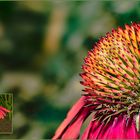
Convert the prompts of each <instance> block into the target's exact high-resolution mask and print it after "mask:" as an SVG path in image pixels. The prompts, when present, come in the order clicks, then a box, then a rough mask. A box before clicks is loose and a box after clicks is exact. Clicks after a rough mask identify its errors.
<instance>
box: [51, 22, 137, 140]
mask: <svg viewBox="0 0 140 140" xmlns="http://www.w3.org/2000/svg"><path fill="white" fill-rule="evenodd" d="M82 69H83V73H82V74H81V77H82V78H83V81H82V82H81V84H82V85H84V86H85V89H84V94H83V95H82V97H81V98H80V99H79V101H78V102H77V103H76V104H75V105H74V106H73V107H72V109H71V110H70V111H69V113H68V115H67V117H66V119H65V120H64V121H63V123H62V124H61V125H60V126H59V128H58V129H57V131H56V133H55V135H54V137H53V139H76V138H79V135H80V129H81V127H82V124H83V122H84V121H85V120H86V119H87V118H88V116H89V115H90V114H93V116H92V120H91V121H90V123H89V125H88V126H87V128H86V129H85V130H84V132H83V134H82V135H81V136H80V138H81V139H140V24H136V23H132V25H125V29H122V28H121V27H119V28H118V29H117V30H114V29H113V30H112V33H107V34H106V36H105V37H102V38H101V39H100V40H99V41H98V42H97V43H96V44H95V45H94V46H93V49H92V50H91V51H89V52H88V56H87V57H86V58H85V63H84V65H83V66H82Z"/></svg>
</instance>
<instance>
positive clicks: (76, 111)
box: [53, 96, 93, 139]
mask: <svg viewBox="0 0 140 140" xmlns="http://www.w3.org/2000/svg"><path fill="white" fill-rule="evenodd" d="M86 99H87V97H85V96H83V97H81V98H80V100H79V101H78V102H77V103H76V104H75V105H74V106H73V107H72V109H71V110H70V111H69V112H68V114H67V117H66V119H65V120H64V121H63V122H62V124H61V125H60V126H59V128H58V129H57V131H56V133H55V136H54V137H53V139H60V138H62V139H76V138H78V136H79V133H80V128H81V126H82V124H83V122H84V120H85V119H86V118H87V117H88V116H89V114H90V113H91V110H92V109H93V106H91V107H85V105H86V104H87V102H86Z"/></svg>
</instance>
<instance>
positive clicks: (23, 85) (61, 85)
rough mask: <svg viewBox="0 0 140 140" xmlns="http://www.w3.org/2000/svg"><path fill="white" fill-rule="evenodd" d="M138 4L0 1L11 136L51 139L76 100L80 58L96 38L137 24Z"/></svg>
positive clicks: (2, 81) (1, 66)
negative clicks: (10, 98)
mask: <svg viewBox="0 0 140 140" xmlns="http://www.w3.org/2000/svg"><path fill="white" fill-rule="evenodd" d="M139 19H140V1H135V0H133V1H126V0H125V1H124V0H116V1H98V0H95V1H91V0H86V1H79V0H77V1H76V0H75V1H69V0H62V1H60V0H50V1H47V0H46V1H17V2H16V1H15V2H10V1H9V2H2V1H0V92H1V93H13V97H14V116H13V127H14V130H13V134H11V135H0V138H1V139H4V138H7V139H8V138H9V139H10V138H11V139H50V138H51V137H52V136H53V135H54V132H55V130H56V128H57V127H58V125H59V124H60V123H61V121H62V120H63V119H64V118H65V116H66V113H67V111H68V110H69V109H70V107H71V106H72V104H73V103H74V102H76V100H77V99H78V98H79V97H80V96H81V94H82V89H83V87H82V86H81V85H80V84H79V81H80V80H81V78H80V76H79V73H80V72H81V71H82V70H81V64H82V63H83V58H84V57H85V56H86V54H87V51H88V50H90V49H91V48H92V47H93V44H94V43H95V42H96V41H98V39H99V37H101V36H104V35H105V33H106V32H110V31H111V30H112V28H116V27H117V26H123V25H124V24H125V23H128V24H130V23H131V22H134V21H135V22H139Z"/></svg>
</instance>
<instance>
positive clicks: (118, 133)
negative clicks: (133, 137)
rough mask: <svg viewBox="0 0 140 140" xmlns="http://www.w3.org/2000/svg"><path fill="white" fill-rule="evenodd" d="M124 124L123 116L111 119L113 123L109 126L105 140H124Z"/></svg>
mask: <svg viewBox="0 0 140 140" xmlns="http://www.w3.org/2000/svg"><path fill="white" fill-rule="evenodd" d="M125 124H126V118H125V116H124V115H119V116H118V117H115V118H114V119H113V123H112V124H110V126H109V128H108V129H109V131H108V134H107V135H106V138H107V139H125V138H126V134H125Z"/></svg>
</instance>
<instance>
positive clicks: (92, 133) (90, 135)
mask: <svg viewBox="0 0 140 140" xmlns="http://www.w3.org/2000/svg"><path fill="white" fill-rule="evenodd" d="M103 125H104V124H103V123H101V122H100V121H98V120H94V121H92V122H90V124H89V126H88V127H87V129H86V130H85V131H84V133H83V135H82V139H83V140H85V139H97V138H98V135H99V133H100V132H101V130H102V127H103Z"/></svg>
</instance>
